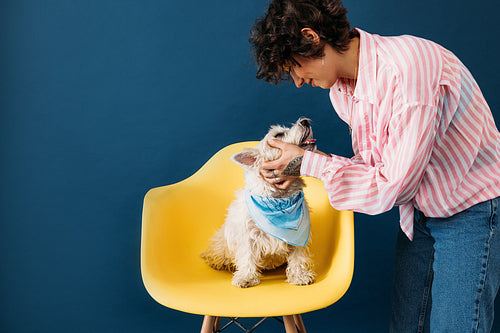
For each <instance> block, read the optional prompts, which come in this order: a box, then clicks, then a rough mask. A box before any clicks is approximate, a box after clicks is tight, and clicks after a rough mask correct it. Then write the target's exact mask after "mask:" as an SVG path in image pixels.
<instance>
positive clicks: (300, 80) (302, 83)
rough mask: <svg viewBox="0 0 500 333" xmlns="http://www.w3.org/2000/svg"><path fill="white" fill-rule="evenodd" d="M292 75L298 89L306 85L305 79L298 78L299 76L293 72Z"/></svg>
mask: <svg viewBox="0 0 500 333" xmlns="http://www.w3.org/2000/svg"><path fill="white" fill-rule="evenodd" d="M290 75H291V76H292V79H293V82H294V83H295V86H296V87H297V88H300V87H302V86H303V85H304V83H305V81H304V79H303V78H301V77H299V76H297V74H296V73H294V72H293V71H291V72H290Z"/></svg>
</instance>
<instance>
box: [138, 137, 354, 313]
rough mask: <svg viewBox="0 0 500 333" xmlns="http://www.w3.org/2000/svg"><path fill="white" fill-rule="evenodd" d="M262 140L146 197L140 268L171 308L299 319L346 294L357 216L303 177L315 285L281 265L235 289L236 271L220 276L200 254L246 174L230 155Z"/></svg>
mask: <svg viewBox="0 0 500 333" xmlns="http://www.w3.org/2000/svg"><path fill="white" fill-rule="evenodd" d="M256 144H257V142H243V143H239V144H235V145H231V146H228V147H226V148H224V149H223V150H221V151H220V152H219V153H217V154H216V155H215V156H214V157H213V158H212V159H210V161H209V162H207V164H205V165H204V166H203V167H202V168H201V169H200V170H199V171H198V172H197V173H196V174H195V175H193V176H192V177H190V178H188V179H186V180H184V181H181V182H179V183H177V184H173V185H168V186H163V187H158V188H154V189H152V190H150V191H149V192H148V193H147V195H146V197H145V200H144V209H143V230H142V249H141V270H142V277H143V281H144V285H145V287H146V289H147V290H148V292H149V294H150V295H151V296H152V297H153V298H154V299H155V300H156V301H157V302H159V303H160V304H163V305H165V306H167V307H169V308H172V309H176V310H180V311H184V312H189V313H194V314H201V315H210V316H217V317H269V316H283V315H291V314H299V313H304V312H309V311H313V310H317V309H321V308H324V307H327V306H329V305H331V304H333V303H334V302H335V301H337V300H338V299H339V298H340V297H342V295H343V294H344V293H345V292H346V290H347V288H348V287H349V284H350V282H351V279H352V274H353V267H354V230H353V215H352V212H346V211H336V210H334V209H333V208H331V206H330V204H329V202H328V197H327V195H326V192H325V191H324V189H323V184H322V183H321V182H320V181H319V180H316V179H313V178H306V179H305V182H306V185H307V187H306V188H305V189H304V193H305V196H306V199H307V200H308V202H309V205H310V206H311V211H310V215H311V231H312V238H311V241H312V243H311V252H312V254H313V260H314V265H315V271H316V273H317V278H316V282H315V283H313V284H311V285H308V286H296V285H291V284H289V283H287V282H286V277H285V271H284V268H279V269H276V270H273V271H266V272H265V273H264V275H263V277H262V278H261V283H260V284H259V285H258V286H255V287H251V288H246V289H241V288H237V287H234V286H233V285H232V284H231V279H232V273H231V272H227V271H216V270H214V269H212V268H210V267H208V265H207V264H206V263H205V262H204V260H203V259H202V258H201V257H200V254H201V253H202V252H203V251H204V250H205V249H206V247H207V245H208V242H209V240H210V238H211V237H212V235H213V234H214V232H215V231H216V230H217V229H218V228H219V227H220V226H221V225H222V224H223V223H224V218H225V215H226V212H227V208H228V206H229V204H230V203H231V201H232V200H234V198H235V197H234V192H235V190H236V189H238V188H241V187H243V186H244V177H243V170H242V169H241V168H240V167H239V166H237V165H236V164H234V163H232V162H230V161H229V157H230V156H231V155H232V154H234V153H236V152H239V151H241V150H242V149H243V147H254V146H255V145H256Z"/></svg>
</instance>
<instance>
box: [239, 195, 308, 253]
mask: <svg viewBox="0 0 500 333" xmlns="http://www.w3.org/2000/svg"><path fill="white" fill-rule="evenodd" d="M245 201H246V204H247V207H248V211H249V212H250V215H251V216H252V219H253V220H254V221H255V223H256V224H257V225H258V226H259V228H260V229H262V230H263V231H265V232H266V233H268V234H269V235H271V236H273V237H275V238H278V239H279V240H281V241H283V242H286V243H288V244H291V245H295V246H305V245H306V244H307V241H308V239H309V229H310V227H311V221H310V220H309V212H308V210H307V207H306V202H305V200H304V192H302V191H300V192H298V193H296V194H295V195H293V196H291V197H288V198H282V199H277V198H269V197H263V196H259V195H253V194H252V193H251V192H250V191H249V190H246V191H245Z"/></svg>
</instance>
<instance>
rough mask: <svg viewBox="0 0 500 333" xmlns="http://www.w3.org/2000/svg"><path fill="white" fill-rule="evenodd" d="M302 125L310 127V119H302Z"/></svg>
mask: <svg viewBox="0 0 500 333" xmlns="http://www.w3.org/2000/svg"><path fill="white" fill-rule="evenodd" d="M300 125H302V126H304V127H309V119H302V120H301V121H300Z"/></svg>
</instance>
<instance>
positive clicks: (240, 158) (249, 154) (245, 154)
mask: <svg viewBox="0 0 500 333" xmlns="http://www.w3.org/2000/svg"><path fill="white" fill-rule="evenodd" d="M258 157H259V155H258V153H257V149H253V148H252V149H245V150H243V151H240V152H239V153H236V154H234V155H233V156H231V161H233V162H234V163H236V164H239V165H240V166H242V167H244V168H245V167H251V166H253V165H254V164H255V162H257V159H258Z"/></svg>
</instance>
